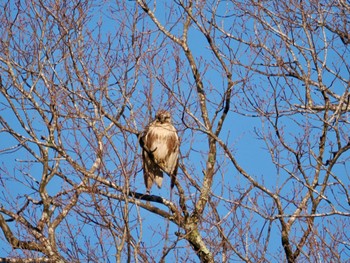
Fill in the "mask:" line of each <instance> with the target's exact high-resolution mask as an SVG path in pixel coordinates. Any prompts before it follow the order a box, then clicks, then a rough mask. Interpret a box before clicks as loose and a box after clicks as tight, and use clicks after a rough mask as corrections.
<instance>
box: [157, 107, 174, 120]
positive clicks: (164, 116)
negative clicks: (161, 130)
mask: <svg viewBox="0 0 350 263" xmlns="http://www.w3.org/2000/svg"><path fill="white" fill-rule="evenodd" d="M156 120H157V121H159V122H160V123H170V122H171V116H170V112H168V111H166V110H160V111H158V112H157V114H156Z"/></svg>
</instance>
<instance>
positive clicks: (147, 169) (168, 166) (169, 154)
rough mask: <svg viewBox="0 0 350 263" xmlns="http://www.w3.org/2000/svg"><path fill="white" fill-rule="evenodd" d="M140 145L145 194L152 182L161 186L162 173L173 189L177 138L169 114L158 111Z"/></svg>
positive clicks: (177, 145)
mask: <svg viewBox="0 0 350 263" xmlns="http://www.w3.org/2000/svg"><path fill="white" fill-rule="evenodd" d="M140 144H141V147H142V160H143V173H144V180H145V185H146V189H147V192H149V191H150V189H151V187H152V185H153V183H154V182H155V183H156V184H157V186H158V187H161V186H162V181H163V172H165V173H167V174H168V175H169V176H170V177H171V188H173V187H174V184H175V179H176V178H175V177H176V173H177V166H178V155H179V138H178V136H177V133H176V129H175V127H174V126H173V125H172V123H171V119H170V113H169V112H167V111H159V112H158V113H157V114H156V119H155V120H154V121H153V122H151V123H150V124H149V125H148V126H147V127H146V129H145V131H144V132H143V134H142V137H141V139H140Z"/></svg>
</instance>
